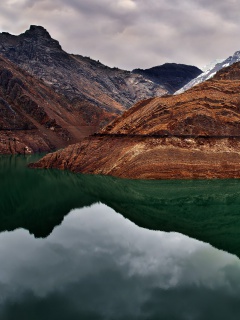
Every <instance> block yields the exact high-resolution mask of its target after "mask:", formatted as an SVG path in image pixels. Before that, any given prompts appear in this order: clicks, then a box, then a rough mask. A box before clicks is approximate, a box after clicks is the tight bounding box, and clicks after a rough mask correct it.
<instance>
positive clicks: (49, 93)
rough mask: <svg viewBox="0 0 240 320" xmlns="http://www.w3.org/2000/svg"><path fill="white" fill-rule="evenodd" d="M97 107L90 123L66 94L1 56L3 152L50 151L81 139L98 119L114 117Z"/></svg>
mask: <svg viewBox="0 0 240 320" xmlns="http://www.w3.org/2000/svg"><path fill="white" fill-rule="evenodd" d="M95 108H96V107H94V106H93V107H92V121H93V124H92V126H88V125H89V124H88V123H87V122H86V120H85V119H84V113H82V112H80V111H78V110H76V109H74V108H73V107H72V106H71V105H70V103H69V102H68V100H67V99H66V98H65V97H64V96H62V95H59V94H57V93H56V92H55V91H54V90H52V89H51V88H49V87H48V86H46V85H45V84H44V83H43V82H42V81H40V80H38V79H36V78H34V77H33V76H31V75H30V74H28V73H27V72H25V71H24V70H22V69H20V68H19V67H17V66H16V65H14V64H13V63H11V62H10V61H9V60H7V59H5V58H3V57H2V56H0V154H9V153H10V154H14V153H33V152H43V151H51V150H54V149H56V148H61V147H65V146H67V145H69V144H70V143H75V142H77V141H80V140H81V139H82V138H83V137H85V136H87V135H88V134H90V133H91V132H94V130H96V125H97V124H98V123H99V119H100V120H101V119H102V120H105V119H106V118H107V117H109V119H113V115H110V114H107V113H106V112H104V111H103V110H100V109H99V110H97V111H100V112H99V113H97V112H95ZM90 109H91V106H90ZM94 117H95V120H94Z"/></svg>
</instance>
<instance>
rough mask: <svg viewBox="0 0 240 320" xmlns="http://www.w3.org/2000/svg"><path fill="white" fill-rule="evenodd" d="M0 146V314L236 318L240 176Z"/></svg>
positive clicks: (18, 316)
mask: <svg viewBox="0 0 240 320" xmlns="http://www.w3.org/2000/svg"><path fill="white" fill-rule="evenodd" d="M36 157H37V156H30V157H22V156H14V157H13V156H12V157H10V156H8V157H7V156H2V157H0V319H1V320H2V319H3V320H5V319H10V320H12V319H13V320H16V319H21V320H26V319H27V320H28V319H33V320H35V319H36V320H38V319H54V320H55V319H58V320H62V319H64V320H65V319H66V320H69V319H74V320H75V319H96V320H97V319H100V320H101V319H109V320H111V319H113V320H115V319H119V320H120V319H121V320H122V319H127V320H128V319H140V320H141V319H149V320H150V319H169V320H174V319H180V320H181V319H186V320H188V319H194V320H195V319H196V320H198V319H204V320H206V319H224V320H225V319H230V320H232V319H240V260H239V257H240V237H239V232H240V181H239V180H219V181H129V180H123V179H115V178H112V177H102V176H88V175H74V174H71V173H68V172H60V171H55V170H30V169H27V168H26V164H27V163H28V162H31V161H34V160H35V159H36Z"/></svg>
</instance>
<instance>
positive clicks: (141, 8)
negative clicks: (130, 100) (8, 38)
mask: <svg viewBox="0 0 240 320" xmlns="http://www.w3.org/2000/svg"><path fill="white" fill-rule="evenodd" d="M11 3H12V2H11V0H8V1H6V2H5V4H3V3H1V4H0V12H1V13H0V21H1V23H0V29H1V30H2V31H9V32H12V33H15V34H17V33H21V32H24V31H25V29H27V28H28V27H29V25H30V24H39V25H43V26H44V27H45V28H46V29H47V30H48V31H49V32H50V34H51V35H52V36H53V37H54V38H56V39H57V40H59V42H60V43H61V45H62V47H63V48H64V49H65V50H66V51H68V52H74V53H78V54H82V55H86V56H91V57H92V58H94V59H97V60H98V59H99V60H100V61H102V62H103V63H105V64H107V65H110V66H118V67H120V68H126V69H133V68H136V67H142V68H147V67H151V66H154V65H159V64H163V63H165V62H178V63H186V64H194V65H198V66H201V65H204V64H207V63H209V62H210V61H211V60H214V59H216V58H226V57H227V56H229V55H231V54H233V53H234V52H235V51H237V50H239V49H240V44H238V38H239V32H240V26H239V16H240V3H239V2H238V1H234V0H232V1H231V0H230V1H228V2H226V1H223V0H213V1H207V0H197V1H194V2H193V1H191V0H182V1H180V0H170V1H169V0H168V1H167V0H159V1H155V0H148V1H145V0H101V1H99V0H91V1H85V0H69V1H64V0H55V1H50V0H22V1H21V0H19V1H18V2H17V5H16V6H15V5H11ZM12 21H16V22H15V23H14V24H13V22H12Z"/></svg>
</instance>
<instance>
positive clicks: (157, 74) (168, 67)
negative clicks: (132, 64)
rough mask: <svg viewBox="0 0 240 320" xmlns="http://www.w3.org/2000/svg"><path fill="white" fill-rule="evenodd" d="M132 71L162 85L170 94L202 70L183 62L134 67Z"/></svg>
mask: <svg viewBox="0 0 240 320" xmlns="http://www.w3.org/2000/svg"><path fill="white" fill-rule="evenodd" d="M132 72H133V73H136V74H140V75H142V76H144V77H146V78H148V79H149V80H151V81H153V82H155V83H158V84H160V85H163V86H164V87H165V88H166V89H167V90H168V92H169V93H170V94H173V93H174V92H176V91H177V90H178V89H180V88H182V87H183V86H184V85H185V84H187V83H188V82H189V81H191V80H192V79H194V78H196V77H197V76H199V75H200V74H201V73H202V70H200V69H198V68H197V67H194V66H188V65H185V64H177V63H165V64H163V65H161V66H157V67H153V68H149V69H134V70H133V71H132Z"/></svg>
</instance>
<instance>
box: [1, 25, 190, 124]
mask: <svg viewBox="0 0 240 320" xmlns="http://www.w3.org/2000/svg"><path fill="white" fill-rule="evenodd" d="M77 41H80V39H79V40H77ZM0 53H1V54H3V55H4V56H5V57H6V58H8V59H9V60H11V61H12V62H14V63H15V64H17V65H18V66H20V67H21V68H23V69H24V70H26V71H28V72H29V73H30V74H32V75H34V76H37V77H38V78H39V79H41V80H43V81H44V82H45V84H47V85H49V86H51V87H52V88H53V89H54V90H55V91H56V92H57V93H61V94H64V95H65V96H66V98H67V99H68V100H69V102H71V104H72V105H73V106H74V108H75V109H81V110H83V109H85V108H88V105H89V104H91V105H94V106H96V107H99V108H101V109H104V110H105V111H107V112H110V113H115V114H121V113H122V112H123V111H125V110H126V109H128V108H130V107H131V106H132V105H133V104H134V103H135V102H137V101H139V100H143V99H146V98H150V97H154V96H162V95H164V94H169V93H171V92H172V91H173V90H172V87H173V85H176V84H175V82H177V83H179V85H180V82H181V81H183V83H186V80H190V78H191V79H192V78H193V77H195V76H196V74H195V72H196V70H195V69H194V67H188V66H186V67H184V66H182V67H180V66H173V65H166V66H163V67H161V66H160V67H157V70H158V71H157V72H156V75H155V76H154V77H149V75H146V76H145V75H144V74H142V75H141V74H139V73H136V72H130V71H125V70H121V69H118V68H109V67H107V66H105V65H103V64H101V63H100V62H99V61H94V60H92V59H90V58H89V57H83V56H81V55H73V54H68V53H67V52H65V51H64V50H62V48H61V46H60V44H59V42H58V41H56V40H54V39H52V38H51V36H50V34H49V33H48V31H47V30H46V29H44V28H43V27H41V26H30V29H29V30H27V31H26V32H24V33H22V34H20V35H18V36H15V35H11V34H9V33H6V32H3V33H0ZM180 68H182V69H184V68H185V69H186V70H188V69H192V68H193V69H194V70H195V72H192V71H191V72H190V71H185V72H183V71H181V72H180ZM173 69H176V70H178V71H176V72H175V71H174V70H173ZM168 70H169V72H168ZM161 72H162V73H163V74H162V75H161ZM140 73H141V72H140ZM143 73H144V72H143ZM191 75H192V76H191ZM175 77H176V80H174V78H175ZM174 81H175V82H174ZM183 83H182V85H183ZM88 120H89V121H91V119H88ZM102 125H103V123H99V126H102Z"/></svg>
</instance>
